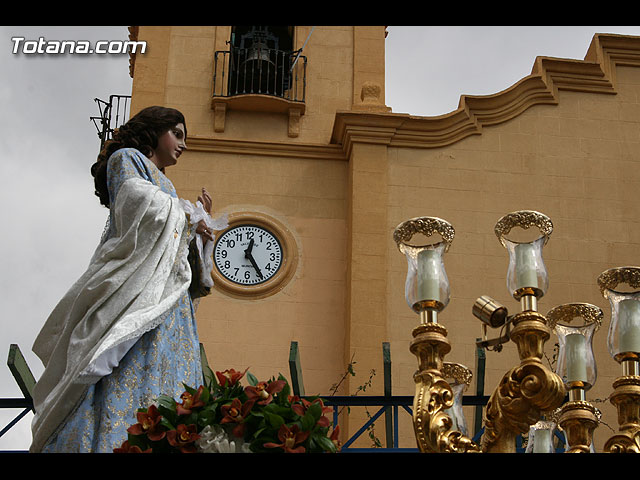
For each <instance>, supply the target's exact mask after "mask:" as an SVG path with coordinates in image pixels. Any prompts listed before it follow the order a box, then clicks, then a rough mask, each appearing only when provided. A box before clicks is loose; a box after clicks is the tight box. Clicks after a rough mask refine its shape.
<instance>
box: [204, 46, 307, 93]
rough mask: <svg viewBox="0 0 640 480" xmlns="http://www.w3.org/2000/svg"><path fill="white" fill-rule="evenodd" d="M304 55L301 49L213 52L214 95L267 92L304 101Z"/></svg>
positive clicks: (234, 49) (236, 49)
mask: <svg viewBox="0 0 640 480" xmlns="http://www.w3.org/2000/svg"><path fill="white" fill-rule="evenodd" d="M306 71H307V58H306V57H305V56H303V55H301V50H296V51H284V50H276V49H272V48H266V47H261V46H258V47H255V46H254V47H250V48H231V49H230V50H228V51H217V52H215V54H214V72H213V96H214V97H232V96H237V95H247V94H249V95H270V96H274V97H279V98H282V99H285V100H289V101H294V102H304V101H305V90H306Z"/></svg>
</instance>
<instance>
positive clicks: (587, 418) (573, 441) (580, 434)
mask: <svg viewBox="0 0 640 480" xmlns="http://www.w3.org/2000/svg"><path fill="white" fill-rule="evenodd" d="M599 423H600V412H599V411H598V409H597V408H595V407H594V406H593V405H591V404H590V403H589V402H585V401H582V400H575V401H570V402H567V403H565V404H564V405H563V406H562V408H561V409H560V418H559V419H558V425H560V427H561V428H562V430H564V432H565V435H566V438H567V444H568V446H569V448H568V449H567V450H566V452H567V453H589V452H590V451H591V443H592V441H593V431H594V430H595V429H596V428H597V427H598V424H599Z"/></svg>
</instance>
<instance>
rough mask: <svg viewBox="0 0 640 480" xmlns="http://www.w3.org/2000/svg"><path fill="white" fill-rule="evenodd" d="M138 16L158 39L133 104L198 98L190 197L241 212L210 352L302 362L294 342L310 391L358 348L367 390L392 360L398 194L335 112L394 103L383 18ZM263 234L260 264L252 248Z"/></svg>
mask: <svg viewBox="0 0 640 480" xmlns="http://www.w3.org/2000/svg"><path fill="white" fill-rule="evenodd" d="M130 31H131V32H132V37H133V38H135V39H136V40H138V41H146V42H147V50H146V53H144V54H137V55H136V56H135V58H132V60H131V64H130V70H131V73H132V77H133V91H132V101H131V114H132V115H133V114H135V113H136V112H137V111H139V110H140V109H142V108H144V107H146V106H149V105H164V106H169V107H174V108H177V109H179V110H180V111H181V112H183V113H184V115H185V117H186V121H187V128H188V139H187V146H188V150H187V152H185V153H184V154H183V155H182V156H181V158H180V161H179V163H178V165H176V166H174V167H172V168H171V169H170V170H168V171H167V175H168V176H169V177H170V178H171V180H172V181H173V183H174V185H175V186H176V188H177V190H178V193H179V195H180V196H182V197H185V198H189V199H190V200H192V201H195V199H196V198H197V195H198V194H199V192H200V189H201V188H202V187H205V188H207V190H208V191H209V192H210V193H211V194H212V197H213V204H214V210H215V212H216V213H227V214H229V217H230V225H231V227H232V229H231V230H230V231H229V232H228V233H226V234H224V238H221V239H220V241H219V242H218V246H217V248H216V251H215V252H214V260H215V263H216V268H214V281H215V285H216V286H215V288H214V291H213V293H212V294H211V295H210V296H208V297H206V298H204V299H203V300H202V301H201V303H200V304H199V307H198V311H197V320H198V329H199V335H200V341H201V342H202V343H203V344H204V347H205V350H206V354H207V358H208V361H209V363H210V365H211V366H212V368H213V369H215V370H224V369H227V368H234V369H236V370H244V369H245V368H247V367H249V368H250V370H251V372H252V373H253V374H254V375H256V376H257V377H259V378H261V377H266V378H268V377H270V376H273V375H277V374H278V373H282V374H284V375H285V376H287V377H289V365H288V359H289V350H290V345H291V342H292V341H294V342H297V344H298V347H299V352H300V358H301V363H302V369H303V370H302V373H303V381H304V390H305V392H306V393H307V394H320V395H326V394H328V393H329V391H330V389H331V387H332V385H334V384H336V383H338V382H339V380H340V379H341V377H342V376H343V374H344V373H345V371H346V369H347V365H348V364H349V362H350V361H352V360H354V361H355V362H357V365H358V368H355V370H356V376H355V377H351V376H349V377H350V378H347V379H346V381H345V382H343V383H342V385H341V388H340V390H339V391H338V392H337V394H339V395H348V394H350V393H353V392H351V390H352V389H354V388H356V387H354V385H356V386H357V385H360V384H362V383H363V382H364V381H366V379H367V378H368V376H369V374H370V370H371V369H377V370H378V371H379V372H382V342H384V341H386V339H387V332H386V319H385V318H386V315H385V313H384V305H385V295H386V294H385V292H386V280H385V279H384V275H386V272H385V268H386V267H385V262H384V258H385V256H386V252H385V249H386V247H385V245H386V244H387V240H388V239H387V238H386V236H387V232H386V228H385V226H384V224H381V226H382V228H381V229H378V228H377V225H379V221H380V220H381V219H382V218H384V216H385V215H386V212H385V209H386V207H385V206H383V205H380V202H379V201H378V200H376V199H375V196H376V194H377V192H376V191H375V188H374V189H370V188H369V186H370V185H371V183H370V181H375V178H377V177H380V173H381V172H379V171H377V170H379V168H380V165H381V164H380V163H379V162H378V161H377V160H376V158H375V156H376V155H377V153H376V152H372V153H373V154H374V155H373V156H372V157H371V158H370V160H371V162H367V163H366V164H362V165H356V168H355V170H354V168H353V167H354V165H352V164H350V162H349V161H348V156H349V152H347V151H345V148H344V146H343V145H342V144H340V143H336V142H335V141H334V135H335V134H334V127H335V123H336V114H337V112H358V113H365V114H368V115H379V114H381V113H383V114H384V113H388V112H389V111H390V109H389V108H388V107H386V106H385V100H384V80H385V72H384V65H385V61H384V55H385V48H384V47H385V36H386V31H385V27H384V26H313V27H312V26H197V27H194V26H159V27H158V26H155V27H147V26H140V27H131V28H130ZM367 135H369V133H367ZM385 135H386V134H385V133H384V132H380V140H381V141H382V142H384V141H385ZM351 145H352V144H351ZM356 148H359V147H356ZM365 148H367V147H365ZM374 150H375V148H374ZM385 175H386V174H385ZM354 190H358V191H359V192H361V193H362V195H360V196H358V197H357V198H356V197H354V196H353V195H352V192H353V191H354ZM381 198H384V197H381ZM354 199H355V200H354ZM354 212H355V216H354ZM372 215H373V216H372ZM356 224H357V225H356ZM354 229H355V230H354ZM354 231H355V232H360V233H358V235H359V237H358V242H356V243H353V232H354ZM251 238H253V239H254V244H253V245H255V247H254V253H255V260H256V263H258V264H259V269H260V272H259V273H260V275H259V274H258V272H257V271H256V269H255V268H254V266H253V265H252V264H251V262H249V261H248V260H247V259H246V258H244V256H243V255H242V252H244V250H245V249H246V248H247V246H248V244H249V242H250V239H251ZM363 240H364V242H363ZM365 244H366V245H367V248H365V249H364V250H362V248H363V246H364V245H365ZM354 245H355V251H354ZM356 324H359V325H360V326H359V327H358V328H353V325H356ZM360 365H362V367H359V366H360ZM381 377H382V374H381V373H380V381H379V382H378V383H379V385H378V387H377V388H378V390H379V392H377V393H379V394H381V393H382V379H381ZM350 382H351V383H350ZM373 393H376V391H375V389H374V391H373ZM343 428H344V427H343Z"/></svg>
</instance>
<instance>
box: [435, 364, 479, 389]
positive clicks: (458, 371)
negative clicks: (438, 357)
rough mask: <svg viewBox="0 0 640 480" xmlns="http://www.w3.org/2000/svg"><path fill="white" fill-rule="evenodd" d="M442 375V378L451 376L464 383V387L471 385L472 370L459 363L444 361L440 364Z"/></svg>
mask: <svg viewBox="0 0 640 480" xmlns="http://www.w3.org/2000/svg"><path fill="white" fill-rule="evenodd" d="M442 376H443V377H444V378H451V379H453V380H455V381H456V382H458V383H460V384H462V383H464V384H465V385H466V387H468V386H469V385H471V380H472V379H473V372H471V370H469V369H468V368H467V367H465V366H464V365H460V364H459V363H450V362H444V364H443V366H442Z"/></svg>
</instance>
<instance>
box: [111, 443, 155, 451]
mask: <svg viewBox="0 0 640 480" xmlns="http://www.w3.org/2000/svg"><path fill="white" fill-rule="evenodd" d="M113 453H151V449H150V448H147V449H146V450H145V451H144V452H143V451H142V449H141V448H140V447H138V446H137V445H129V441H128V440H125V442H124V443H123V444H122V446H120V447H118V448H114V449H113Z"/></svg>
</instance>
